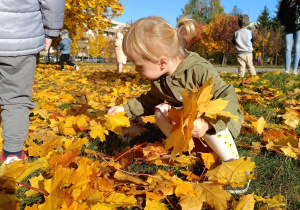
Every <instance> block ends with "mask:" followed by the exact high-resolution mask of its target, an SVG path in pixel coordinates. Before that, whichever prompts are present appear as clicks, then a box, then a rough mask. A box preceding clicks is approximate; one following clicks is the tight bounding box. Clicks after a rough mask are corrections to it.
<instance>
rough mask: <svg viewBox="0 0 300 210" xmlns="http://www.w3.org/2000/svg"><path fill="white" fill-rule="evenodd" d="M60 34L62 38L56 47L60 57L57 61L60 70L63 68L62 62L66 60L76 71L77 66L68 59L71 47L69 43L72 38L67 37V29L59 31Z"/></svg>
mask: <svg viewBox="0 0 300 210" xmlns="http://www.w3.org/2000/svg"><path fill="white" fill-rule="evenodd" d="M60 36H61V38H62V40H61V42H60V43H59V45H58V46H57V47H56V50H60V58H59V63H60V67H61V71H64V70H65V67H64V63H65V62H66V63H67V64H68V65H69V66H73V67H74V68H75V70H76V71H78V70H79V66H78V65H77V64H74V63H72V62H71V61H70V54H71V47H70V44H71V43H72V40H71V39H70V38H69V32H68V31H67V30H63V31H61V32H60Z"/></svg>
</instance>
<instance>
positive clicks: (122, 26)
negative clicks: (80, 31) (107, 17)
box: [103, 20, 129, 37]
mask: <svg viewBox="0 0 300 210" xmlns="http://www.w3.org/2000/svg"><path fill="white" fill-rule="evenodd" d="M128 28H129V24H127V23H121V22H117V21H115V20H112V21H111V26H110V27H107V28H105V29H104V30H103V36H107V37H116V36H115V35H116V33H117V32H119V31H127V30H128Z"/></svg>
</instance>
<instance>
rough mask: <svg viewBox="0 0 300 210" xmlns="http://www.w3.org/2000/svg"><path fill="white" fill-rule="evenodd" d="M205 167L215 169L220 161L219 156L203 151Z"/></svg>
mask: <svg viewBox="0 0 300 210" xmlns="http://www.w3.org/2000/svg"><path fill="white" fill-rule="evenodd" d="M201 157H202V160H203V162H204V164H205V168H207V169H208V170H211V169H214V168H215V167H216V166H217V165H218V163H219V156H218V155H217V154H216V153H215V152H212V153H201Z"/></svg>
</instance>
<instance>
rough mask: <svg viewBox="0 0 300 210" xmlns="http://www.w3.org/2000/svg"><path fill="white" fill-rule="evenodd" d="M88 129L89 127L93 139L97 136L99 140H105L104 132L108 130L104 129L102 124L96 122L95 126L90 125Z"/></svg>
mask: <svg viewBox="0 0 300 210" xmlns="http://www.w3.org/2000/svg"><path fill="white" fill-rule="evenodd" d="M90 129H91V132H90V136H91V137H92V138H93V139H95V138H97V137H99V138H100V141H102V142H104V141H105V134H108V131H107V130H105V129H104V128H103V126H102V125H100V124H97V125H96V126H91V127H90Z"/></svg>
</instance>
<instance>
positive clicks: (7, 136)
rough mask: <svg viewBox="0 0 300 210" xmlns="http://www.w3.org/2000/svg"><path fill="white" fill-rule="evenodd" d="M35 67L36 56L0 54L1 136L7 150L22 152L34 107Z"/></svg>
mask: <svg viewBox="0 0 300 210" xmlns="http://www.w3.org/2000/svg"><path fill="white" fill-rule="evenodd" d="M35 67H36V57H35V55H28V56H18V57H0V105H1V108H2V113H1V117H2V127H3V131H2V137H3V140H4V145H3V150H5V151H7V152H11V153H14V152H19V151H21V150H22V149H23V145H24V142H25V140H26V138H27V134H28V128H29V114H30V109H33V108H34V107H35V104H34V103H33V102H32V101H31V99H32V84H33V79H34V73H35Z"/></svg>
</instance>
